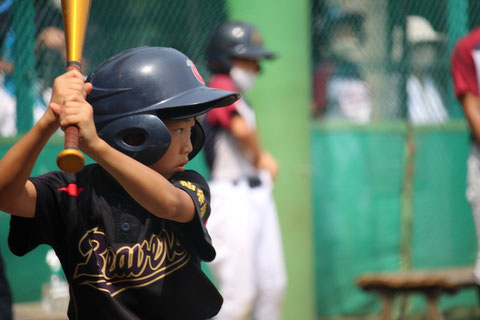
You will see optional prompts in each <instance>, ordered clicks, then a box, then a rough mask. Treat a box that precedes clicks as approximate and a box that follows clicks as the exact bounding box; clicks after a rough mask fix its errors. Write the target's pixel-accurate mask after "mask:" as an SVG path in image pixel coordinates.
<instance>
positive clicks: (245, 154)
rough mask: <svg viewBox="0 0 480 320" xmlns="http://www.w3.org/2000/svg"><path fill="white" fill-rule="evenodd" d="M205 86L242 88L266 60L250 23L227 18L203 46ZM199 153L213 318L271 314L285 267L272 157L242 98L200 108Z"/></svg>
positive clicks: (275, 315) (275, 314)
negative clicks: (211, 251) (214, 287)
mask: <svg viewBox="0 0 480 320" xmlns="http://www.w3.org/2000/svg"><path fill="white" fill-rule="evenodd" d="M207 57H208V66H209V68H210V70H211V71H212V72H213V73H214V74H213V76H212V78H211V79H210V82H209V86H211V87H215V88H219V89H224V90H231V91H237V90H238V91H240V92H245V91H247V90H248V89H250V88H251V87H252V86H253V84H254V81H255V79H256V77H257V75H258V73H259V71H260V65H259V64H258V60H261V59H271V58H273V54H272V53H271V52H270V51H268V50H267V49H265V48H264V46H263V44H262V38H261V35H260V33H259V32H258V31H257V29H256V28H255V27H254V26H252V25H250V24H248V23H243V22H228V23H225V24H223V25H221V26H220V27H219V28H218V29H217V30H216V31H215V33H214V34H213V36H212V38H211V40H210V44H209V47H208V51H207ZM205 119H206V121H205V127H206V133H207V135H206V148H205V150H206V152H205V154H206V156H207V163H208V165H209V168H210V169H211V181H210V186H211V192H212V212H214V215H216V217H213V215H212V219H210V221H209V230H210V231H211V235H212V241H213V244H214V246H215V248H216V250H217V253H218V255H217V258H216V259H215V260H214V261H213V262H212V263H211V267H212V271H213V274H214V276H215V278H216V279H217V281H218V284H219V287H220V291H221V293H222V295H223V297H224V305H223V307H222V309H221V311H220V313H219V314H218V319H246V318H247V316H248V315H249V314H250V313H253V318H254V319H262V320H264V319H279V318H280V316H281V306H282V300H283V295H284V290H285V285H286V273H285V265H284V257H283V248H282V241H281V236H280V230H279V225H278V217H277V211H276V208H275V203H274V200H273V196H272V187H273V184H272V179H274V178H275V177H276V175H277V172H278V167H277V162H276V161H275V159H274V158H273V157H272V156H271V155H270V154H269V153H268V152H267V151H266V150H265V149H264V148H263V147H262V146H261V144H260V140H259V137H258V133H257V129H256V120H255V112H254V110H253V109H252V108H251V107H250V105H249V104H248V103H247V101H246V100H245V99H244V98H241V99H240V100H238V101H237V102H235V103H234V104H232V105H230V106H228V107H226V108H221V109H217V110H213V109H212V110H211V111H209V112H208V113H207V115H206V118H205Z"/></svg>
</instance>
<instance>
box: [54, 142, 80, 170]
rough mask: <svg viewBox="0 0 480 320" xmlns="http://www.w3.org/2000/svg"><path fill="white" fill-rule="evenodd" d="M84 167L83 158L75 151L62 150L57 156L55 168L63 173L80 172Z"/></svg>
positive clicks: (70, 149)
mask: <svg viewBox="0 0 480 320" xmlns="http://www.w3.org/2000/svg"><path fill="white" fill-rule="evenodd" d="M84 165H85V157H84V156H83V154H82V153H81V152H80V151H78V150H77V149H74V148H67V149H63V150H62V152H60V153H59V154H58V156H57V166H58V167H59V168H60V169H61V170H62V171H64V172H68V173H75V172H78V171H80V170H82V168H83V166H84Z"/></svg>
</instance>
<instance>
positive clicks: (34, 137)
mask: <svg viewBox="0 0 480 320" xmlns="http://www.w3.org/2000/svg"><path fill="white" fill-rule="evenodd" d="M83 87H84V84H83V76H82V75H81V74H80V73H79V72H73V73H72V72H69V73H66V74H64V75H62V76H60V77H58V78H57V79H56V80H55V83H54V86H53V92H52V100H51V101H52V102H54V103H57V104H59V103H61V102H62V101H63V99H64V97H65V96H66V95H68V94H71V93H72V92H76V91H81V90H83ZM58 127H59V124H58V121H57V117H56V115H55V114H54V112H53V110H52V109H51V107H49V108H48V109H47V110H46V111H45V114H44V115H43V116H42V118H41V119H40V120H39V121H38V122H37V123H36V124H35V125H34V126H33V128H32V129H31V130H30V131H28V133H27V134H25V136H23V137H22V138H21V139H20V140H19V141H18V142H17V143H16V144H15V145H14V146H13V147H11V148H10V150H9V151H8V152H7V153H6V154H5V155H4V156H3V158H2V159H1V160H0V210H1V211H4V212H7V213H10V214H13V215H17V216H22V217H34V216H35V204H36V197H37V193H36V190H35V187H34V186H33V184H32V183H31V182H30V181H29V180H28V178H29V177H30V174H31V172H32V169H33V166H34V165H35V162H36V160H37V158H38V155H39V154H40V152H41V151H42V149H43V147H44V146H45V144H46V143H47V142H48V139H49V138H50V137H51V136H52V134H53V133H54V132H55V131H56V130H57V129H58Z"/></svg>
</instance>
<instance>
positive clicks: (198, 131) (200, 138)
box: [188, 119, 205, 160]
mask: <svg viewBox="0 0 480 320" xmlns="http://www.w3.org/2000/svg"><path fill="white" fill-rule="evenodd" d="M190 140H191V141H192V152H190V153H189V154H188V159H189V160H192V159H193V158H194V157H195V156H196V155H197V154H198V153H199V152H200V149H202V147H203V144H204V143H205V131H204V130H203V127H202V125H201V124H200V122H198V121H197V119H195V125H194V126H193V127H192V133H191V136H190Z"/></svg>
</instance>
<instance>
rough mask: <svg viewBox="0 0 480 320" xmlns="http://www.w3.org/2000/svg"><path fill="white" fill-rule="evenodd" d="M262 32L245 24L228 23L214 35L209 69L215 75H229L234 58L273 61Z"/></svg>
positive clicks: (209, 46) (209, 48)
mask: <svg viewBox="0 0 480 320" xmlns="http://www.w3.org/2000/svg"><path fill="white" fill-rule="evenodd" d="M273 57H274V54H273V53H272V52H271V51H269V50H267V49H266V48H265V47H264V46H263V41H262V36H261V34H260V32H258V30H257V29H256V28H255V27H254V26H253V25H251V24H248V23H245V22H227V23H224V24H222V25H221V26H220V27H219V28H218V29H217V30H215V32H214V33H213V35H212V37H211V39H210V43H209V45H208V48H207V59H208V67H209V69H210V70H211V71H212V72H214V73H229V72H230V68H231V67H232V58H243V59H255V60H261V59H272V58H273Z"/></svg>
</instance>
